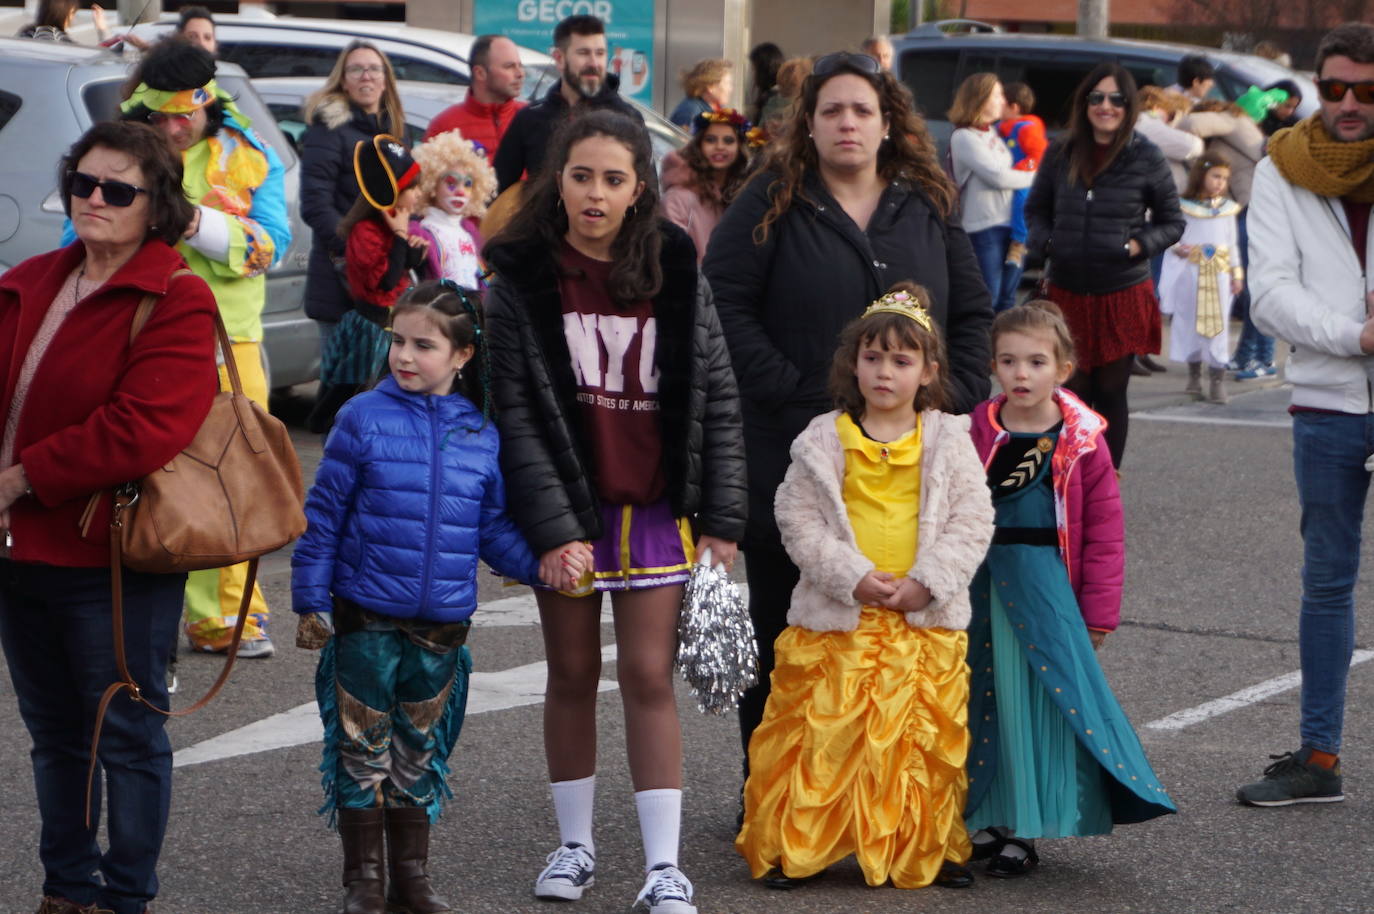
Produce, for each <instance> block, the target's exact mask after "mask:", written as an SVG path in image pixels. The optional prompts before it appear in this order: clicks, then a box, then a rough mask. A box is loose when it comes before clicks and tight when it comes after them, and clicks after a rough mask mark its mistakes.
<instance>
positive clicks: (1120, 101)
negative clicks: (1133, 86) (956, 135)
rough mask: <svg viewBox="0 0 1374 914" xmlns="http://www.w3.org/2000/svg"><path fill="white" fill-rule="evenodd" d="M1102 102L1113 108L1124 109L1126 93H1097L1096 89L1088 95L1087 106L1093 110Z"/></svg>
mask: <svg viewBox="0 0 1374 914" xmlns="http://www.w3.org/2000/svg"><path fill="white" fill-rule="evenodd" d="M1103 102H1109V103H1110V104H1111V106H1112V107H1113V108H1125V107H1126V93H1124V92H1099V91H1097V90H1096V89H1094V90H1093V91H1091V92H1089V93H1088V104H1089V105H1092V106H1093V107H1094V108H1095V107H1097V106H1098V105H1100V104H1102V103H1103Z"/></svg>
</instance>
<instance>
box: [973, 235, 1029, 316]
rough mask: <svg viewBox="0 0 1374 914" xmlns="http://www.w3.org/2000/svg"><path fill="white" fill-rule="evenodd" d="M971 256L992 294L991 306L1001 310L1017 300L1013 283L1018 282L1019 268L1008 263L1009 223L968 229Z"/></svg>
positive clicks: (1015, 285)
mask: <svg viewBox="0 0 1374 914" xmlns="http://www.w3.org/2000/svg"><path fill="white" fill-rule="evenodd" d="M968 240H969V242H970V243H971V244H972V245H973V256H974V257H975V258H977V260H978V270H979V272H981V273H982V274H983V282H984V283H985V284H986V285H987V287H988V294H989V295H991V296H992V304H993V309H994V310H995V311H998V312H1001V311H1005V310H1007V309H1008V308H1010V307H1011V306H1012V305H1014V304H1016V287H1017V286H1018V285H1019V284H1020V282H1021V273H1022V272H1023V270H1022V268H1021V267H1019V266H1017V265H1015V264H1009V263H1007V245H1008V244H1010V243H1011V226H1009V225H995V226H993V227H992V228H988V229H983V230H982V231H980V232H970V233H969V236H968Z"/></svg>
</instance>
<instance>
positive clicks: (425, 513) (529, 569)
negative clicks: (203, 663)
mask: <svg viewBox="0 0 1374 914" xmlns="http://www.w3.org/2000/svg"><path fill="white" fill-rule="evenodd" d="M499 448H500V438H499V436H498V434H497V431H496V426H495V425H493V424H491V423H488V424H487V425H486V427H485V428H483V427H482V414H481V411H480V410H478V409H477V408H476V407H475V406H473V405H472V402H471V401H469V400H468V399H467V398H466V397H464V396H462V395H461V394H456V393H455V394H450V395H448V396H444V397H439V396H431V395H425V394H417V393H410V392H408V391H405V390H402V389H401V387H400V385H398V384H397V383H396V381H395V379H394V378H392V377H389V376H388V377H387V378H386V379H385V380H383V381H382V382H381V383H380V384H378V385H377V387H376V388H375V389H374V390H370V391H368V392H366V393H363V394H360V395H358V396H356V397H354V398H353V399H352V400H350V401H348V403H347V404H345V405H344V407H343V409H341V410H339V415H338V417H337V419H336V420H335V422H334V429H333V431H332V432H330V434H329V438H328V440H327V441H326V442H325V446H324V459H323V461H321V463H320V467H319V470H318V471H317V472H316V475H315V484H314V485H313V486H312V487H311V489H310V494H309V495H308V496H307V498H306V501H305V514H306V518H307V520H308V521H309V527H308V529H307V530H306V532H305V535H304V536H303V537H301V539H300V541H299V542H298V543H297V544H296V551H295V553H294V554H293V555H292V557H291V572H292V574H291V602H292V609H294V610H295V611H296V612H298V613H311V612H328V611H330V610H332V609H333V601H332V597H333V596H339V597H343V598H345V599H348V600H351V601H353V602H355V603H357V604H358V605H359V606H361V607H363V608H364V609H367V610H370V611H372V612H376V613H381V614H383V615H387V616H392V617H395V618H398V619H424V620H427V621H432V622H436V623H443V622H461V621H464V620H466V619H468V618H469V617H470V616H471V615H472V612H473V610H474V609H476V607H477V561H478V559H479V558H480V559H482V560H483V561H485V562H486V563H487V564H488V565H490V566H491V567H492V568H494V569H495V570H496V571H497V572H499V573H501V574H504V575H507V576H509V577H512V578H516V579H518V580H521V581H524V582H527V583H533V582H535V581H537V580H538V575H539V560H538V559H537V558H536V557H535V555H534V554H533V553H532V552H531V551H530V547H529V546H528V544H526V542H525V539H524V537H522V536H521V535H520V532H519V530H517V529H516V527H515V525H514V523H512V522H511V519H510V517H509V515H507V513H506V495H505V486H504V483H503V482H502V479H501V471H500V466H499V463H498V451H499Z"/></svg>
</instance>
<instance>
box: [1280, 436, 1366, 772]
mask: <svg viewBox="0 0 1374 914" xmlns="http://www.w3.org/2000/svg"><path fill="white" fill-rule="evenodd" d="M1370 454H1374V414H1368V415H1363V416H1361V415H1347V414H1328V413H1311V412H1298V413H1294V414H1293V471H1294V474H1295V475H1296V476H1297V482H1298V499H1299V501H1300V503H1301V505H1302V522H1301V525H1302V526H1301V529H1302V543H1303V566H1302V614H1301V616H1300V621H1299V627H1298V644H1299V650H1300V653H1301V657H1302V730H1301V735H1302V744H1303V745H1304V746H1308V747H1310V748H1312V749H1319V750H1321V751H1322V752H1331V753H1339V752H1340V750H1341V726H1342V721H1343V718H1344V715H1345V685H1346V677H1347V675H1348V674H1349V672H1350V657H1351V654H1352V653H1353V651H1354V649H1355V581H1356V578H1357V577H1358V575H1359V570H1360V525H1361V523H1362V522H1363V520H1364V503H1365V496H1366V494H1367V493H1368V491H1369V476H1370V474H1369V471H1368V470H1366V469H1365V468H1364V464H1365V461H1366V460H1367V459H1368V458H1369V456H1370Z"/></svg>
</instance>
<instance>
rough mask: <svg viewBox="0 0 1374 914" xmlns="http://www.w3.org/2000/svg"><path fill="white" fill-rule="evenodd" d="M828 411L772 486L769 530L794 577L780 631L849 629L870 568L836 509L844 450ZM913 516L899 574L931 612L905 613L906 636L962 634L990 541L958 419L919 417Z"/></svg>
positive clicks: (980, 489) (796, 444)
mask: <svg viewBox="0 0 1374 914" xmlns="http://www.w3.org/2000/svg"><path fill="white" fill-rule="evenodd" d="M839 415H840V414H839V413H838V412H829V413H826V414H825V415H822V416H817V417H816V418H815V419H813V420H811V424H810V425H808V426H807V427H806V430H805V431H803V432H802V433H801V434H800V435H798V436H797V440H795V441H793V442H792V465H791V466H790V467H789V468H788V470H787V477H786V478H785V479H784V480H783V482H782V485H781V486H779V487H778V494H777V498H776V501H775V509H776V514H777V521H778V529H779V530H781V531H782V543H783V546H784V547H785V548H786V549H787V554H788V555H789V556H791V557H792V561H794V562H796V563H797V567H799V568H800V569H801V581H800V582H799V583H798V584H797V589H796V590H794V591H792V606H791V609H789V610H788V613H787V622H788V624H789V625H797V626H800V627H802V628H806V629H810V630H812V631H853V630H854V629H856V628H858V625H859V610H860V606H859V603H858V601H857V600H855V599H854V588H855V586H857V585H858V583H859V581H861V580H862V579H863V577H864V575H866V574H868V573H869V572H870V571H873V570H874V564H873V563H872V562H871V561H869V560H868V558H867V557H865V556H864V554H863V553H862V552H860V551H859V546H858V543H857V541H856V540H855V538H854V529H853V527H851V526H850V523H849V514H848V512H847V511H846V510H845V505H844V495H843V492H844V449H843V447H842V446H841V445H840V438H839V434H838V433H837V432H836V431H835V420H836V418H837V417H838V416H839ZM921 426H922V427H921V442H922V452H921V508H920V514H919V522H920V527H919V529H918V531H917V534H916V564H915V565H913V566H912V568H911V570H910V571H909V572H907V575H908V576H909V577H912V578H915V579H916V580H917V581H920V582H921V583H922V584H924V585H925V586H926V589H928V590H929V591H930V593H931V595H932V597H933V599H932V600H931V602H930V605H929V606H927V607H926V608H925V609H922V610H918V611H917V612H910V613H906V621H907V623H908V624H909V625H911V626H913V627H915V628H948V629H966V628H968V623H969V616H970V614H971V608H970V606H969V597H968V586H969V582H970V581H972V580H973V575H974V572H976V571H977V570H978V566H979V564H980V563H981V562H982V561H983V556H984V554H985V553H986V552H987V549H988V544H989V543H990V542H991V540H992V519H993V511H992V497H991V495H990V494H989V492H988V486H987V478H986V476H985V475H984V471H983V465H982V463H980V462H979V460H978V453H977V451H975V450H974V447H973V441H972V439H970V437H969V419H968V417H967V416H952V415H950V414H948V413H942V412H938V411H936V410H926V411H925V412H923V413H922V414H921Z"/></svg>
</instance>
